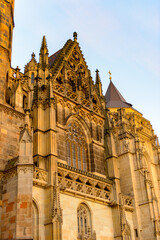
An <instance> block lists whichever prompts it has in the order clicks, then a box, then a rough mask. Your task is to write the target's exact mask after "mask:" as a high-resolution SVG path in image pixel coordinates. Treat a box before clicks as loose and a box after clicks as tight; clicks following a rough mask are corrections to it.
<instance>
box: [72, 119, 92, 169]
mask: <svg viewBox="0 0 160 240" xmlns="http://www.w3.org/2000/svg"><path fill="white" fill-rule="evenodd" d="M67 162H68V165H70V166H73V167H75V168H78V169H81V170H84V171H87V170H88V167H87V142H86V137H85V134H84V131H83V130H82V128H81V127H80V125H79V124H78V123H77V122H75V121H74V122H72V123H70V124H69V125H68V128H67Z"/></svg>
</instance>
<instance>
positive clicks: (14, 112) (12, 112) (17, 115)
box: [0, 103, 25, 119]
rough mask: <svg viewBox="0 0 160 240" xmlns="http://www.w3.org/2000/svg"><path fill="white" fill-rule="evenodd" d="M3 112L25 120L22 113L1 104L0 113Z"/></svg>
mask: <svg viewBox="0 0 160 240" xmlns="http://www.w3.org/2000/svg"><path fill="white" fill-rule="evenodd" d="M2 111H4V112H5V113H7V114H12V115H14V116H15V117H19V118H21V119H24V118H25V114H24V113H22V112H19V111H17V110H15V109H14V108H12V107H11V106H7V105H5V104H1V103H0V112H2Z"/></svg>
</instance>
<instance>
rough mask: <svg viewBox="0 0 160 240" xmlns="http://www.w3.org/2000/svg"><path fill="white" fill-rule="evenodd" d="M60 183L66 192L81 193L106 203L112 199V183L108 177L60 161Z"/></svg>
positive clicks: (62, 189)
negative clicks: (98, 175)
mask: <svg viewBox="0 0 160 240" xmlns="http://www.w3.org/2000/svg"><path fill="white" fill-rule="evenodd" d="M83 174H84V176H85V177H83ZM87 175H88V176H87ZM58 185H59V187H60V190H61V191H63V192H64V193H65V192H66V193H69V194H74V195H77V196H79V195H80V196H83V197H85V198H88V199H93V200H97V201H99V202H103V203H105V204H108V203H110V201H111V189H112V185H111V183H108V181H107V180H106V179H103V178H101V177H97V176H95V175H93V174H89V173H85V172H84V171H82V170H78V169H75V168H73V167H69V166H67V165H64V164H62V163H58Z"/></svg>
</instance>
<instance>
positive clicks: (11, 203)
mask: <svg viewBox="0 0 160 240" xmlns="http://www.w3.org/2000/svg"><path fill="white" fill-rule="evenodd" d="M15 172H16V169H15V170H13V171H12V173H8V174H6V181H5V183H4V184H3V192H2V193H3V194H2V215H1V224H0V226H1V230H0V233H1V239H3V240H5V239H6V240H7V239H15V237H16V210H17V206H16V203H17V182H18V180H17V176H16V174H15ZM11 174H13V176H12V177H11ZM7 178H8V179H7Z"/></svg>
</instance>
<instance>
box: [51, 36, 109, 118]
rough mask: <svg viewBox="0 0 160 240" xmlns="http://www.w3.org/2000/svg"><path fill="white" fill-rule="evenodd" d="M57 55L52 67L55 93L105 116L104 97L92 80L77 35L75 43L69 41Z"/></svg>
mask: <svg viewBox="0 0 160 240" xmlns="http://www.w3.org/2000/svg"><path fill="white" fill-rule="evenodd" d="M57 53H58V54H57V55H56V57H55V58H54V61H52V66H51V71H52V76H53V91H54V92H57V93H58V94H61V95H62V96H65V97H66V98H68V99H69V100H72V101H74V102H77V103H78V104H80V105H82V106H83V107H85V108H88V109H89V110H92V111H94V112H96V113H97V114H99V115H103V110H104V108H103V106H104V104H102V102H104V99H103V96H102V95H101V94H100V93H101V91H98V90H97V85H95V84H94V82H93V80H92V77H91V74H90V70H89V69H88V66H87V64H86V62H85V59H84V56H83V54H82V51H81V49H80V47H79V44H78V43H77V41H76V38H75V34H74V41H72V40H68V41H67V43H66V44H65V45H64V47H63V48H62V49H61V50H60V51H58V52H57ZM53 57H54V55H52V56H51V57H50V58H49V61H50V59H52V60H53Z"/></svg>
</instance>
